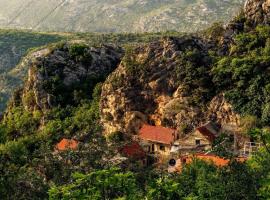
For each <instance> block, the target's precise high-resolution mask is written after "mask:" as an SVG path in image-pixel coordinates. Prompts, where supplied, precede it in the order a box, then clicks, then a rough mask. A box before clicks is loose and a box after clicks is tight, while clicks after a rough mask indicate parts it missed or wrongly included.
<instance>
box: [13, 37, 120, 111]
mask: <svg viewBox="0 0 270 200" xmlns="http://www.w3.org/2000/svg"><path fill="white" fill-rule="evenodd" d="M122 53H123V52H122V49H121V48H119V47H117V46H109V45H102V46H99V47H92V46H88V45H87V44H86V43H84V42H69V43H61V44H57V45H55V46H54V47H48V48H45V49H42V50H40V51H37V52H34V53H32V54H31V55H28V56H27V58H26V59H24V60H23V62H22V63H21V66H19V67H18V68H23V69H28V76H27V79H26V81H25V84H24V87H23V89H21V90H19V91H18V92H17V95H15V96H14V98H13V100H12V101H11V105H10V106H12V104H21V105H22V106H23V107H24V108H25V109H26V110H28V111H33V110H41V111H43V110H46V109H49V108H52V107H54V106H58V105H60V106H65V105H67V104H76V103H78V102H76V99H83V98H84V97H82V96H81V95H87V94H89V96H91V90H92V89H93V87H94V86H95V84H96V83H98V82H102V81H104V79H105V78H106V76H107V75H108V74H110V73H111V72H112V71H113V70H114V69H115V68H116V67H117V65H118V64H119V62H120V59H121V56H122ZM84 85H85V87H84ZM87 91H89V92H87ZM16 99H17V100H16Z"/></svg>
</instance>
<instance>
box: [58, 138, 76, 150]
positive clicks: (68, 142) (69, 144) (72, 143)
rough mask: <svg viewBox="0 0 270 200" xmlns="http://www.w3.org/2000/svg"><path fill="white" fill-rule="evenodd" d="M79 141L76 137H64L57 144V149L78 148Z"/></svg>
mask: <svg viewBox="0 0 270 200" xmlns="http://www.w3.org/2000/svg"><path fill="white" fill-rule="evenodd" d="M78 144H79V142H78V141H76V140H74V139H66V138H64V139H62V140H61V141H60V142H59V143H58V144H56V146H55V149H56V150H58V151H66V150H76V149H78Z"/></svg>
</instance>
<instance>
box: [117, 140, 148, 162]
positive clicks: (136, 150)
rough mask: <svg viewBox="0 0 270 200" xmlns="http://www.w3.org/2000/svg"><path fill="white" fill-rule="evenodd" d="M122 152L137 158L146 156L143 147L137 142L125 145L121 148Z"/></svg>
mask: <svg viewBox="0 0 270 200" xmlns="http://www.w3.org/2000/svg"><path fill="white" fill-rule="evenodd" d="M120 152H121V153H122V154H123V155H124V156H126V157H129V158H135V159H140V158H144V157H145V156H146V153H145V152H144V150H143V148H142V147H141V146H140V145H139V144H138V143H137V142H133V143H131V144H128V145H125V146H124V147H122V148H121V149H120Z"/></svg>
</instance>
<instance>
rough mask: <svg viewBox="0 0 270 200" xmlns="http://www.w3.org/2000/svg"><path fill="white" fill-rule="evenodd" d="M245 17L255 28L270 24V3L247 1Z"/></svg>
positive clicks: (264, 0) (266, 1)
mask: <svg viewBox="0 0 270 200" xmlns="http://www.w3.org/2000/svg"><path fill="white" fill-rule="evenodd" d="M244 13H245V17H246V18H247V19H248V20H249V21H250V22H251V23H252V24H253V25H254V26H255V25H258V24H270V1H269V0H247V1H246V3H245V7H244Z"/></svg>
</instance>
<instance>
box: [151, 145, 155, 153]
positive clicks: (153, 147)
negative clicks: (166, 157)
mask: <svg viewBox="0 0 270 200" xmlns="http://www.w3.org/2000/svg"><path fill="white" fill-rule="evenodd" d="M154 151H155V145H154V144H152V152H154Z"/></svg>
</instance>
